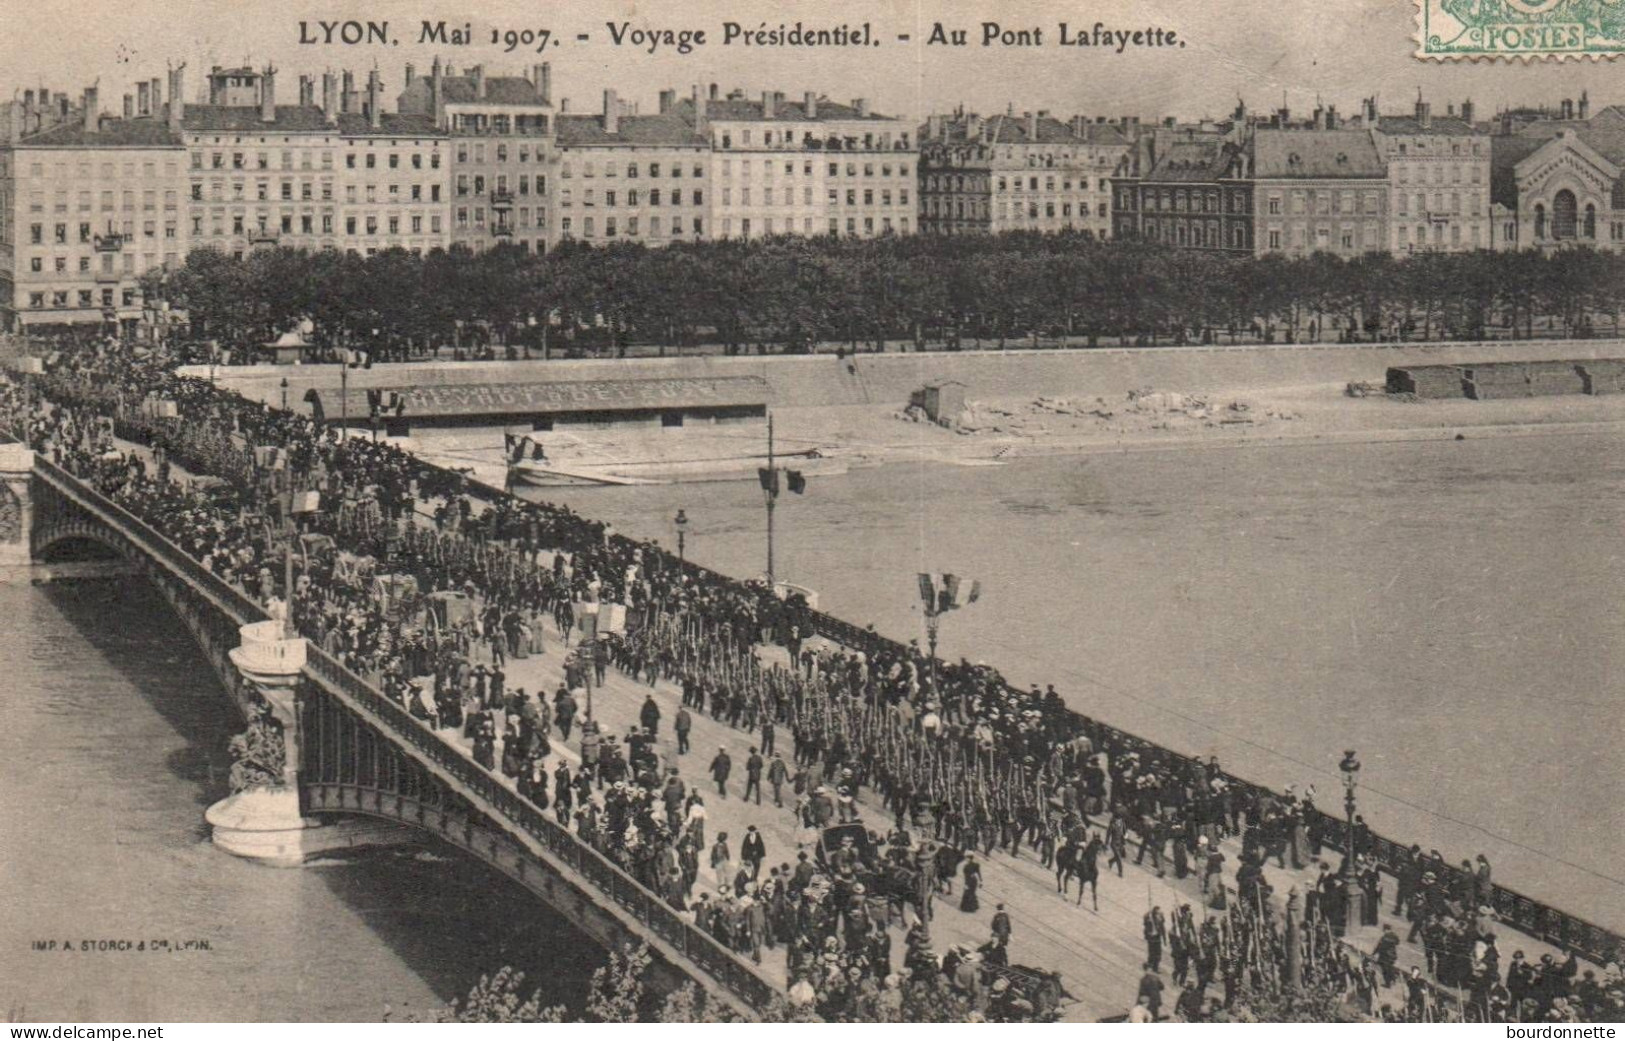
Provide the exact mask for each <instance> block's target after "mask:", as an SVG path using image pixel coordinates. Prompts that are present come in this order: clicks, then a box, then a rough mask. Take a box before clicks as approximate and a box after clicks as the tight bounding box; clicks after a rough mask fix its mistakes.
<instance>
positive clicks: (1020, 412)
mask: <svg viewBox="0 0 1625 1041" xmlns="http://www.w3.org/2000/svg"><path fill="white" fill-rule="evenodd" d="M893 415H894V416H895V417H896V418H897V419H900V420H903V421H905V422H909V423H930V422H931V417H930V416H929V415H928V414H927V413H926V411H925V409H923V408H921V407H919V406H918V405H911V406H909V407H908V408H907V409H904V410H903V411H901V412H896V413H893ZM1298 418H1300V417H1299V416H1298V414H1297V413H1295V412H1291V411H1288V410H1285V409H1273V408H1263V409H1258V408H1255V407H1254V406H1253V405H1251V404H1249V403H1247V402H1245V401H1240V400H1235V401H1230V402H1226V403H1223V404H1219V403H1215V402H1214V401H1212V400H1210V399H1209V398H1206V397H1202V396H1200V395H1196V394H1183V393H1180V392H1178V391H1164V390H1153V389H1150V388H1144V389H1137V390H1130V391H1129V392H1128V394H1127V395H1126V396H1125V400H1124V402H1123V403H1122V404H1119V405H1113V404H1111V403H1109V402H1108V401H1107V400H1106V399H1105V398H1102V397H1092V398H1084V397H1080V398H1063V397H1049V396H1044V397H1039V398H1036V399H1034V400H1032V401H1029V402H1024V403H1022V404H1019V405H1011V406H1009V407H1001V406H998V405H991V404H988V403H987V402H982V401H967V402H965V407H964V408H963V409H962V410H960V411H959V412H958V413H957V414H955V415H954V416H953V417H951V419H950V420H949V421H948V422H945V423H943V424H942V425H943V426H944V427H946V428H947V429H949V430H952V431H953V432H954V433H956V434H967V435H968V434H1007V435H1008V434H1013V435H1017V436H1023V437H1033V436H1037V435H1040V434H1045V433H1052V432H1054V433H1059V432H1064V431H1065V430H1067V429H1072V430H1077V429H1079V428H1091V429H1098V428H1100V427H1103V426H1105V427H1110V428H1111V429H1114V430H1117V431H1119V432H1122V433H1129V432H1132V431H1135V430H1176V429H1190V428H1191V427H1193V426H1204V427H1221V426H1246V425H1251V424H1258V423H1262V422H1266V421H1268V420H1293V419H1298ZM1045 420H1058V421H1059V422H1048V423H1047V422H1045Z"/></svg>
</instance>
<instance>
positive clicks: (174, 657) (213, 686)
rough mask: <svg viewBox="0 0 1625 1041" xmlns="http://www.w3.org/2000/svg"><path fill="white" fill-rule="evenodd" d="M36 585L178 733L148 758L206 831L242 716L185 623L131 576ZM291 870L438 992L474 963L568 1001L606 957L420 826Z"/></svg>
mask: <svg viewBox="0 0 1625 1041" xmlns="http://www.w3.org/2000/svg"><path fill="white" fill-rule="evenodd" d="M39 591H40V592H42V593H43V594H44V595H45V597H46V598H47V599H48V601H49V602H50V604H51V606H52V608H53V609H54V610H56V611H58V612H60V613H61V615H62V617H63V619H64V620H65V621H66V622H67V623H69V624H70V625H71V626H72V627H73V628H74V630H75V631H76V633H78V634H79V635H81V636H82V637H83V639H84V640H85V641H86V642H87V643H88V644H89V645H90V646H91V648H93V650H94V652H95V653H96V654H97V656H98V657H100V658H101V659H102V660H103V661H104V662H105V663H106V666H107V667H108V668H109V669H111V670H112V671H113V672H115V673H116V674H117V675H118V676H119V678H120V679H121V680H123V681H125V682H127V683H128V684H129V686H130V687H132V688H134V689H135V690H136V691H138V692H139V693H140V695H141V697H142V699H143V700H144V701H145V702H146V703H147V705H148V706H150V708H151V709H152V710H153V711H154V712H155V713H157V714H158V716H159V717H161V718H162V719H163V721H164V723H165V725H167V726H168V727H169V728H170V729H171V730H172V731H173V732H174V733H175V734H176V735H177V736H178V737H179V738H180V739H181V741H183V742H184V744H182V745H181V746H180V747H178V748H176V749H175V750H173V751H171V752H169V753H168V754H167V755H166V756H164V758H163V760H162V762H163V766H164V769H165V770H167V771H168V773H169V774H170V775H171V776H173V777H174V778H175V779H176V780H177V781H179V782H181V784H182V785H184V787H185V789H186V792H187V795H186V799H187V801H188V802H190V803H191V804H194V805H196V806H197V807H198V808H199V811H198V813H197V815H196V818H195V822H193V823H192V824H191V825H190V826H189V827H188V828H187V830H188V831H189V832H191V833H192V834H193V835H194V836H195V839H196V841H197V842H198V843H199V844H204V843H207V842H208V841H209V830H208V826H207V824H205V823H204V821H203V814H202V808H204V807H207V806H209V805H210V804H212V803H213V802H215V801H216V800H218V799H220V798H223V797H224V796H225V795H226V794H227V793H228V789H227V777H228V776H229V773H230V757H229V755H228V754H227V752H226V743H227V741H228V740H229V738H230V736H231V735H232V734H234V733H236V732H237V731H238V730H239V729H240V728H241V726H242V720H241V718H240V717H239V716H238V714H237V711H236V709H235V707H234V706H233V705H232V703H231V701H230V699H229V697H228V696H227V695H226V693H225V691H224V690H223V689H222V687H221V683H220V680H219V678H218V677H217V676H216V675H215V673H214V671H213V669H211V668H210V666H209V664H208V662H207V661H206V660H205V659H204V657H203V655H202V653H201V652H200V651H199V650H198V648H197V646H196V644H195V643H194V642H193V641H192V637H191V634H190V633H189V632H188V631H187V629H186V627H185V626H184V625H183V624H182V623H181V621H180V619H179V618H177V617H176V616H175V615H174V613H173V612H172V611H171V609H170V607H169V605H168V603H167V602H165V600H164V599H163V597H162V596H161V595H160V594H159V593H158V591H157V590H156V589H155V588H153V587H152V586H151V585H150V584H149V583H148V582H147V581H146V580H145V579H142V578H138V577H126V578H122V579H86V580H74V581H60V582H55V583H52V584H49V585H47V586H43V587H40V590H39ZM60 678H61V680H62V681H64V682H63V683H62V686H63V687H64V688H69V689H65V690H64V691H63V697H64V699H65V701H66V702H67V703H68V708H69V709H70V710H72V702H73V701H75V700H79V699H83V698H93V697H98V696H100V694H99V692H98V691H97V690H94V689H81V688H79V687H76V686H75V685H74V684H73V676H72V675H71V673H70V674H66V675H64V676H62V677H60ZM87 686H94V685H93V684H87ZM218 855H219V856H221V857H227V856H229V855H228V854H225V853H220V854H218ZM258 870H265V871H279V870H281V869H276V868H269V867H266V868H263V869H258ZM302 870H303V871H305V872H307V873H308V874H309V875H310V876H312V877H314V878H317V879H319V880H320V882H321V884H322V885H323V886H325V887H326V888H327V889H328V890H330V891H331V892H332V893H333V894H334V895H335V896H336V897H338V899H339V900H340V902H341V903H342V904H343V905H344V906H345V907H346V908H347V909H349V910H350V911H352V912H353V913H354V916H355V918H356V919H357V920H359V921H361V922H364V923H365V925H366V928H367V930H368V931H369V932H370V933H371V935H372V936H374V937H376V939H377V940H378V941H379V942H380V944H381V945H382V946H383V947H384V948H386V949H387V950H388V951H389V952H390V953H392V954H393V955H394V956H396V957H398V958H399V959H400V960H401V962H402V963H403V964H404V965H405V966H406V967H407V969H408V970H409V971H411V972H412V973H413V974H414V975H416V976H417V977H418V978H419V979H421V980H422V981H423V982H424V983H425V984H426V985H427V987H428V988H429V989H430V990H431V991H432V992H433V993H434V994H435V996H436V997H437V998H438V999H439V1000H440V1001H441V1002H449V1001H451V1000H453V999H459V998H462V997H465V996H466V995H467V993H468V991H469V988H471V987H472V986H473V985H474V984H475V983H476V982H478V980H479V978H480V976H481V975H482V974H494V973H495V972H496V971H497V970H499V969H501V968H502V967H504V966H511V967H512V968H514V969H517V970H519V971H522V972H524V973H525V985H524V987H523V988H522V992H523V994H524V996H526V997H528V996H529V995H530V993H531V992H532V990H534V989H537V988H540V990H541V998H542V1002H543V1004H544V1005H553V1004H564V1005H566V1006H567V1007H569V1008H571V1010H572V1011H579V1008H578V1006H579V1003H580V1001H581V998H582V996H583V995H584V994H585V992H586V987H587V981H588V979H589V978H590V977H591V975H592V973H593V971H594V970H595V969H597V968H598V967H599V966H600V965H602V964H603V963H604V961H605V960H606V954H605V952H604V951H603V950H602V948H600V947H599V946H598V945H597V944H596V943H595V942H594V941H593V940H592V939H591V938H590V937H588V936H587V935H586V934H585V933H583V932H581V930H579V929H577V928H576V927H575V926H574V925H573V924H571V923H570V921H569V920H568V919H566V918H565V917H563V916H562V915H560V914H559V913H557V912H556V911H554V910H553V909H552V908H551V907H549V906H548V905H547V904H545V903H543V902H542V901H541V899H540V898H538V897H537V896H535V895H534V894H532V893H531V892H530V891H528V890H526V889H525V888H523V887H522V886H520V885H519V884H518V883H516V882H514V881H512V880H510V879H508V878H507V877H506V876H504V875H502V874H500V873H498V872H496V871H495V870H493V869H491V868H489V867H487V866H486V865H485V864H483V863H480V862H479V861H476V860H474V859H473V858H471V857H469V856H467V855H466V854H464V853H462V852H461V851H460V850H457V849H455V848H453V847H450V846H447V845H445V844H443V843H440V842H439V841H438V840H437V839H435V838H433V837H432V836H430V835H429V834H428V833H424V836H423V843H422V844H421V845H420V846H413V847H402V848H396V849H374V850H361V851H358V852H356V853H354V854H351V855H348V856H344V857H333V858H326V859H324V860H322V861H319V862H316V863H313V864H310V865H307V866H306V867H305V868H304V869H302ZM352 982H353V981H352ZM386 1008H390V1009H391V1011H392V1015H393V1016H394V1017H395V1018H405V1017H421V1018H432V1017H433V1015H434V1014H435V1012H436V1011H437V1010H436V1009H409V1008H404V1007H402V1004H401V1001H400V1000H399V999H397V998H393V997H392V996H391V995H389V994H387V993H381V994H379V995H378V998H377V1016H378V1017H379V1018H381V1017H383V1016H384V1014H385V1011H386Z"/></svg>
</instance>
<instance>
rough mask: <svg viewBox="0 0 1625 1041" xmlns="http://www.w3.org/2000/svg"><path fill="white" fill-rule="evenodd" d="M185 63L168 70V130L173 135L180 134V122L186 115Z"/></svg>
mask: <svg viewBox="0 0 1625 1041" xmlns="http://www.w3.org/2000/svg"><path fill="white" fill-rule="evenodd" d="M185 70H186V63H185V62H181V64H180V65H178V66H176V67H175V68H174V69H171V70H170V73H169V129H170V131H171V132H173V133H177V134H178V133H180V131H181V120H182V118H183V117H184V116H185V115H186V72H185Z"/></svg>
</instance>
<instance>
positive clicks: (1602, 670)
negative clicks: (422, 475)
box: [538, 435, 1625, 929]
mask: <svg viewBox="0 0 1625 1041" xmlns="http://www.w3.org/2000/svg"><path fill="white" fill-rule="evenodd" d="M1622 448H1625V444H1622V443H1621V439H1620V438H1619V437H1618V436H1617V435H1609V436H1603V435H1592V436H1570V435H1563V436H1529V437H1499V438H1493V439H1489V438H1486V439H1469V440H1465V441H1442V442H1441V441H1433V442H1412V443H1391V444H1380V443H1379V444H1340V445H1325V446H1314V447H1261V446H1254V447H1244V448H1236V449H1219V448H1210V449H1200V450H1182V451H1160V452H1142V453H1134V454H1116V455H1111V454H1107V455H1087V456H1075V457H1050V458H1042V459H1026V460H1018V461H1015V462H1012V463H1010V464H1008V465H1004V466H992V467H964V466H953V465H944V464H940V463H907V464H892V465H887V466H884V467H880V468H876V469H869V470H854V471H852V472H851V473H850V474H848V475H846V476H844V477H834V478H822V479H819V478H815V479H813V480H811V481H810V482H809V487H808V490H807V493H806V495H805V496H804V497H802V496H796V495H791V494H786V495H785V496H784V497H783V498H781V499H780V501H779V508H778V511H777V526H778V528H777V530H778V539H777V571H778V574H779V577H781V578H785V579H789V580H791V581H795V582H799V583H802V584H804V585H808V586H811V587H812V588H814V589H816V590H817V591H818V592H819V594H820V596H821V600H822V602H821V606H822V607H823V608H824V609H825V610H827V611H830V612H831V613H833V614H836V615H838V616H840V617H844V618H846V619H848V620H849V621H853V622H857V623H859V624H863V623H866V622H874V623H875V624H876V625H877V626H878V628H879V629H880V630H881V631H882V632H885V633H888V634H890V635H893V636H896V637H899V638H906V637H910V636H918V637H920V638H921V639H922V642H923V632H922V628H923V626H922V619H921V616H920V613H919V610H918V599H917V598H918V594H917V592H916V584H915V580H914V573H915V572H916V571H952V572H956V573H958V574H961V575H964V576H967V577H970V578H975V579H979V580H980V581H981V584H982V598H981V601H980V602H978V603H976V604H973V605H971V606H970V607H968V608H966V609H965V610H963V611H960V612H957V613H955V614H953V615H951V616H949V617H947V618H946V619H945V621H944V622H943V625H942V641H941V652H942V654H943V655H944V656H945V657H958V656H964V657H967V658H970V659H973V660H975V659H985V660H986V661H988V662H989V663H991V664H994V665H996V666H998V667H999V668H1000V669H1002V670H1003V671H1004V672H1005V674H1006V676H1008V677H1009V678H1010V679H1012V680H1013V681H1015V682H1018V683H1021V684H1023V685H1025V684H1027V683H1040V684H1043V683H1053V684H1055V686H1056V688H1057V689H1058V690H1059V691H1061V692H1062V694H1063V696H1064V697H1065V698H1066V700H1067V701H1068V703H1070V704H1071V705H1072V706H1074V707H1075V708H1077V709H1078V710H1080V711H1082V712H1085V713H1089V714H1093V715H1097V716H1098V717H1100V718H1101V719H1104V720H1106V721H1108V722H1110V723H1113V724H1115V725H1117V726H1120V727H1123V728H1125V729H1128V730H1131V731H1133V732H1136V733H1139V734H1141V735H1142V736H1145V737H1148V738H1151V739H1153V740H1157V741H1159V742H1162V743H1164V744H1167V745H1169V746H1171V747H1175V748H1178V749H1180V750H1182V751H1186V752H1192V753H1199V754H1202V755H1204V756H1205V755H1210V754H1212V755H1217V756H1219V758H1220V760H1221V761H1222V762H1223V763H1224V764H1225V765H1226V766H1228V767H1230V768H1232V769H1234V770H1236V771H1237V772H1238V773H1240V774H1241V775H1242V776H1245V777H1248V778H1251V779H1254V780H1257V781H1260V782H1264V783H1267V784H1271V785H1274V786H1285V785H1287V784H1295V785H1297V786H1298V788H1299V790H1300V791H1301V790H1303V787H1304V786H1305V785H1308V784H1313V785H1314V786H1315V789H1316V794H1317V801H1318V803H1319V805H1320V806H1322V807H1323V808H1327V809H1330V810H1333V811H1334V812H1341V805H1342V801H1343V792H1342V784H1341V781H1340V779H1339V775H1338V772H1337V763H1338V761H1339V759H1340V758H1341V756H1342V752H1343V751H1344V750H1345V749H1348V748H1352V749H1355V750H1356V751H1358V753H1359V755H1360V758H1361V760H1362V762H1363V764H1364V769H1363V771H1362V774H1361V787H1360V789H1359V791H1358V793H1357V798H1358V800H1359V807H1360V812H1361V813H1362V814H1363V815H1364V816H1365V818H1366V820H1367V821H1368V822H1370V824H1371V825H1372V826H1373V827H1374V828H1376V829H1377V830H1378V831H1380V832H1382V833H1384V834H1386V835H1389V836H1390V837H1393V838H1396V839H1404V840H1408V841H1412V842H1417V843H1420V844H1422V846H1423V848H1424V849H1433V848H1437V849H1439V850H1441V851H1442V852H1444V853H1445V854H1446V855H1447V856H1449V857H1451V858H1453V859H1454V860H1455V861H1456V862H1458V863H1459V862H1460V861H1461V860H1462V859H1464V858H1468V857H1472V856H1474V855H1476V854H1477V853H1478V852H1480V851H1483V852H1485V853H1486V854H1487V855H1488V856H1489V858H1490V860H1491V862H1492V864H1494V866H1495V871H1496V874H1495V877H1496V879H1497V880H1498V881H1500V882H1502V883H1503V884H1508V885H1512V886H1514V887H1516V888H1519V889H1521V890H1523V891H1524V892H1526V893H1528V894H1530V895H1533V896H1536V897H1539V898H1542V899H1546V900H1548V901H1551V902H1553V903H1556V904H1557V905H1559V906H1561V907H1563V908H1565V909H1567V910H1570V911H1572V912H1575V913H1579V914H1582V915H1586V916H1588V917H1591V918H1592V919H1593V920H1594V921H1597V922H1599V924H1604V925H1608V926H1610V927H1612V928H1615V929H1621V928H1625V881H1622V880H1625V872H1622V871H1621V869H1620V864H1621V863H1625V806H1622V804H1621V802H1620V800H1619V799H1618V798H1617V796H1616V795H1610V794H1609V793H1611V792H1612V793H1617V792H1619V791H1621V790H1622V789H1625V755H1622V754H1621V746H1622V743H1625V707H1622V702H1621V694H1622V692H1625V679H1622V676H1625V672H1622V668H1625V627H1622V626H1621V624H1620V615H1619V609H1618V607H1619V604H1620V590H1621V589H1622V588H1625V556H1622V554H1621V551H1620V550H1621V545H1622V543H1621V531H1622V528H1625V454H1622V452H1621V449H1622ZM538 494H540V493H538ZM548 494H549V495H550V496H551V497H552V498H555V499H557V500H559V501H563V502H567V503H569V504H570V505H571V506H573V507H574V508H576V509H578V510H580V511H581V512H583V513H585V514H587V515H589V516H595V517H601V518H604V519H607V520H609V521H611V522H613V523H614V524H616V525H617V526H618V527H619V529H620V530H622V531H624V532H626V533H628V534H632V535H636V536H640V537H649V538H659V539H660V540H661V541H662V542H663V543H664V544H666V545H671V544H672V543H673V542H674V541H675V536H674V532H673V528H672V525H671V518H672V517H673V515H674V514H675V513H676V511H677V509H678V508H682V509H684V510H685V512H686V514H687V516H688V518H689V520H690V524H691V526H690V529H689V534H688V538H687V552H688V555H689V557H690V558H691V559H693V560H695V561H697V562H700V563H703V564H706V565H708V566H711V567H714V568H717V569H718V570H721V571H723V572H726V573H728V574H733V575H752V574H759V573H761V572H762V571H763V570H764V560H765V552H764V543H765V539H764V514H763V509H762V495H761V492H760V490H759V489H758V488H757V486H756V485H755V484H754V483H746V482H738V483H724V484H700V485H673V486H662V487H658V488H582V489H568V490H557V491H556V492H550V493H548Z"/></svg>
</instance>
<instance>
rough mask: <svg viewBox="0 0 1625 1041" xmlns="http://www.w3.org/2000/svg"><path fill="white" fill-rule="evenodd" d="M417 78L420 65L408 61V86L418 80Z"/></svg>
mask: <svg viewBox="0 0 1625 1041" xmlns="http://www.w3.org/2000/svg"><path fill="white" fill-rule="evenodd" d="M417 78H418V67H417V66H416V65H413V64H412V63H411V62H407V63H406V86H407V87H408V88H410V87H411V86H412V84H413V83H416V82H417Z"/></svg>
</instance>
